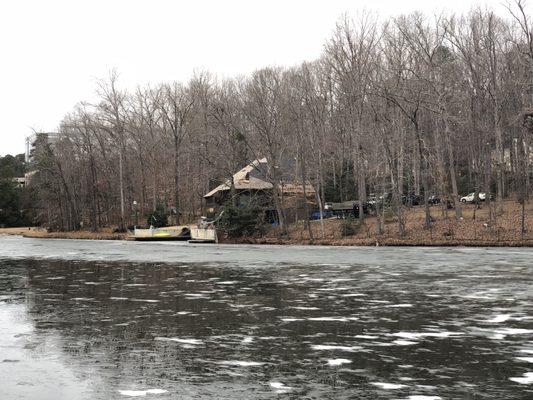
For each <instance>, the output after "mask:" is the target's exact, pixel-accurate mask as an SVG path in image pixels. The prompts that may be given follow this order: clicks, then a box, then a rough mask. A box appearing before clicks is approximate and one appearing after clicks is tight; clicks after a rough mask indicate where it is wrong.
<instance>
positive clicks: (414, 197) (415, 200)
mask: <svg viewBox="0 0 533 400" xmlns="http://www.w3.org/2000/svg"><path fill="white" fill-rule="evenodd" d="M402 203H403V204H404V205H409V206H419V205H420V204H423V203H424V198H423V197H422V196H420V195H418V194H414V193H409V194H408V195H403V196H402Z"/></svg>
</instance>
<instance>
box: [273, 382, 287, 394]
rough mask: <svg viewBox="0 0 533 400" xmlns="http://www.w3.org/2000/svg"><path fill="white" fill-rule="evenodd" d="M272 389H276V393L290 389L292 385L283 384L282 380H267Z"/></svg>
mask: <svg viewBox="0 0 533 400" xmlns="http://www.w3.org/2000/svg"><path fill="white" fill-rule="evenodd" d="M268 384H269V385H270V387H271V388H272V389H276V393H280V394H281V393H286V392H288V391H290V390H292V387H290V386H285V384H284V383H282V382H269V383H268Z"/></svg>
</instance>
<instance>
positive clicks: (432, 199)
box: [428, 194, 441, 204]
mask: <svg viewBox="0 0 533 400" xmlns="http://www.w3.org/2000/svg"><path fill="white" fill-rule="evenodd" d="M440 201H441V200H440V197H439V196H437V195H435V194H434V195H432V196H429V197H428V203H429V204H440Z"/></svg>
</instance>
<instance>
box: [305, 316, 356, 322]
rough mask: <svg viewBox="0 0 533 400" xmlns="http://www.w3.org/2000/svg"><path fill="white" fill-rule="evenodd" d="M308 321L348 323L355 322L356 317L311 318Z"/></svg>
mask: <svg viewBox="0 0 533 400" xmlns="http://www.w3.org/2000/svg"><path fill="white" fill-rule="evenodd" d="M307 320H308V321H327V322H334V321H336V322H348V321H357V320H359V318H357V317H313V318H307Z"/></svg>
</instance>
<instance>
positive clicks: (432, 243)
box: [0, 227, 533, 247]
mask: <svg viewBox="0 0 533 400" xmlns="http://www.w3.org/2000/svg"><path fill="white" fill-rule="evenodd" d="M0 235H14V236H23V237H26V238H34V239H71V240H126V241H133V239H132V238H130V237H129V236H128V234H127V233H113V232H105V231H104V232H91V231H72V232H47V231H46V230H45V229H43V228H34V227H21V228H0ZM220 244H236V245H238V244H240V245H243V244H249V245H263V246H268V245H282V246H339V247H350V246H354V247H368V246H370V247H380V246H383V247H533V239H525V240H523V241H522V240H499V241H495V240H483V239H479V240H474V239H444V240H443V239H431V240H416V239H412V238H405V239H398V238H390V237H388V238H381V240H376V239H375V238H357V237H353V238H350V237H347V238H342V239H339V238H331V239H314V240H310V239H307V238H305V239H296V238H294V239H284V238H275V237H263V238H253V237H242V238H232V239H228V238H225V239H223V240H221V241H220Z"/></svg>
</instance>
